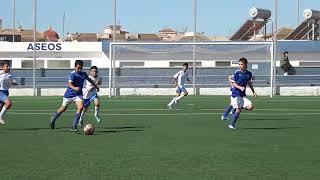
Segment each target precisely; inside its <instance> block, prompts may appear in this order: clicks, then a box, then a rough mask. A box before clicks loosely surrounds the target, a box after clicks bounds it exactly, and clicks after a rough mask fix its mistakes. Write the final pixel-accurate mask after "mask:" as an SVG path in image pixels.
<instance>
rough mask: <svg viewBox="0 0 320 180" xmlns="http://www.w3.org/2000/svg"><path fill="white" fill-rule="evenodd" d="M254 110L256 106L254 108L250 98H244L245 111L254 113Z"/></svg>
mask: <svg viewBox="0 0 320 180" xmlns="http://www.w3.org/2000/svg"><path fill="white" fill-rule="evenodd" d="M253 108H254V106H253V104H252V102H251V101H250V100H249V99H248V98H246V97H244V98H243V109H245V110H248V111H252V110H253Z"/></svg>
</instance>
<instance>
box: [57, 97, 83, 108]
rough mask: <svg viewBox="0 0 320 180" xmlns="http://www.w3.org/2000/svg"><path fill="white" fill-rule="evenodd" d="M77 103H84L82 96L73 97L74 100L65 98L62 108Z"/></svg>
mask: <svg viewBox="0 0 320 180" xmlns="http://www.w3.org/2000/svg"><path fill="white" fill-rule="evenodd" d="M76 101H81V102H82V101H83V97H82V96H75V97H72V98H65V97H63V100H62V106H65V107H67V106H68V105H69V104H71V103H73V102H76Z"/></svg>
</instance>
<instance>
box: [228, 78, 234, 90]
mask: <svg viewBox="0 0 320 180" xmlns="http://www.w3.org/2000/svg"><path fill="white" fill-rule="evenodd" d="M228 82H229V84H230V86H231V87H232V86H233V83H232V82H233V80H232V75H229V76H228Z"/></svg>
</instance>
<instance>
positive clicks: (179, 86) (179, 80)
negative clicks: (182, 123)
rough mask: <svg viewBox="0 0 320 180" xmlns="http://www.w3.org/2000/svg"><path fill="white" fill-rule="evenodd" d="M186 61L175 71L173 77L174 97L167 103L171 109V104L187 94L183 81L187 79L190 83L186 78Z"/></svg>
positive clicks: (174, 103) (187, 79) (176, 102)
mask: <svg viewBox="0 0 320 180" xmlns="http://www.w3.org/2000/svg"><path fill="white" fill-rule="evenodd" d="M187 70H188V63H184V64H183V66H182V70H181V71H179V72H178V73H176V74H175V75H174V76H173V77H174V83H175V86H176V93H177V94H176V97H174V98H173V99H172V100H171V102H170V103H169V104H168V108H169V109H172V107H173V105H176V104H178V101H179V100H180V99H182V98H183V97H184V96H187V95H188V91H187V90H186V88H185V87H184V83H185V82H186V81H188V82H189V83H191V81H190V80H189V78H188V72H187Z"/></svg>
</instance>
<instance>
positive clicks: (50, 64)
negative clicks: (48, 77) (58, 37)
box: [47, 60, 70, 69]
mask: <svg viewBox="0 0 320 180" xmlns="http://www.w3.org/2000/svg"><path fill="white" fill-rule="evenodd" d="M47 68H48V69H61V68H62V69H70V61H69V60H48V61H47Z"/></svg>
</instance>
